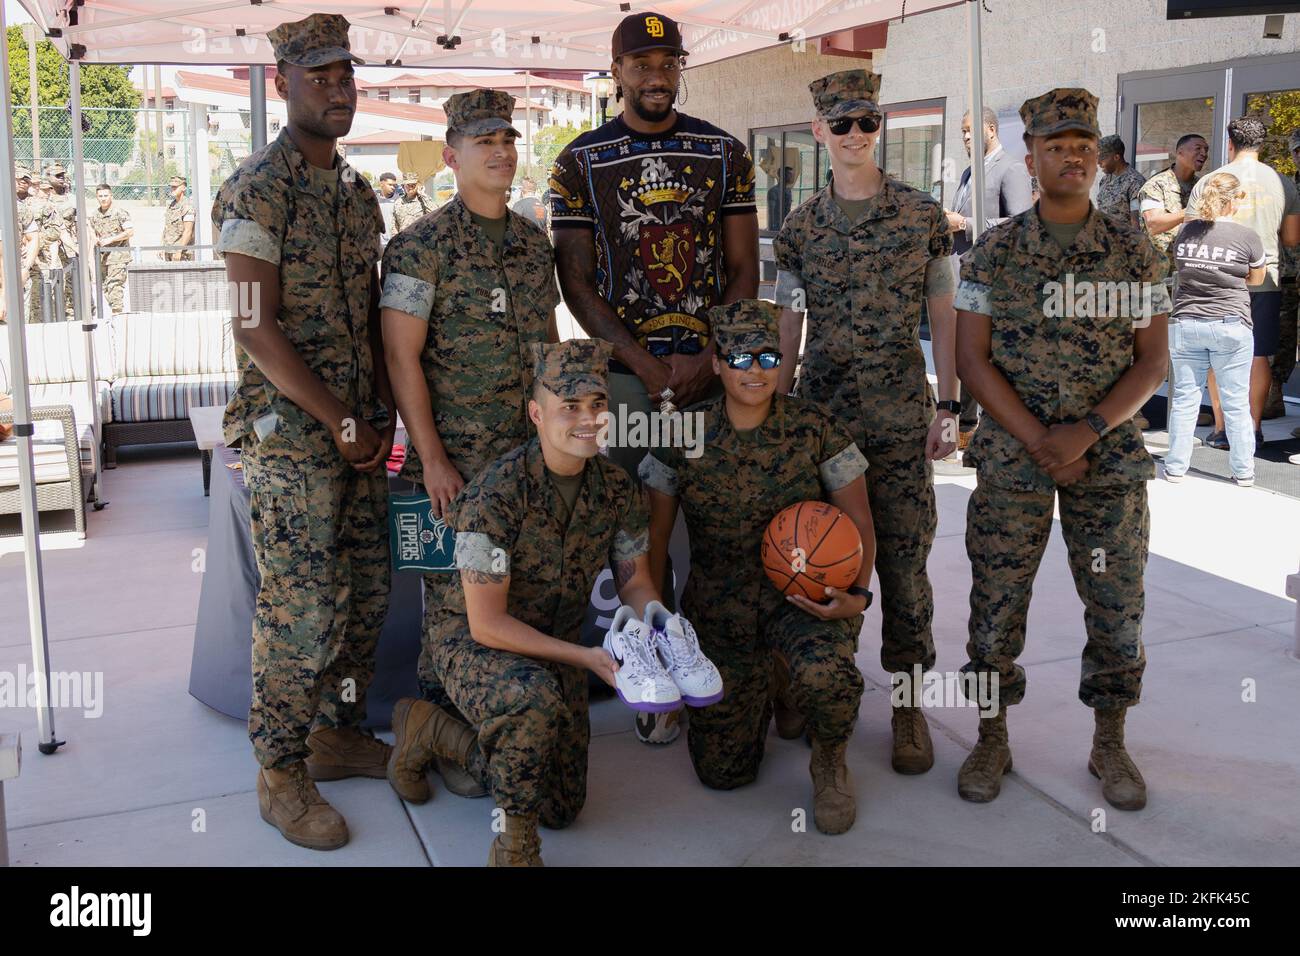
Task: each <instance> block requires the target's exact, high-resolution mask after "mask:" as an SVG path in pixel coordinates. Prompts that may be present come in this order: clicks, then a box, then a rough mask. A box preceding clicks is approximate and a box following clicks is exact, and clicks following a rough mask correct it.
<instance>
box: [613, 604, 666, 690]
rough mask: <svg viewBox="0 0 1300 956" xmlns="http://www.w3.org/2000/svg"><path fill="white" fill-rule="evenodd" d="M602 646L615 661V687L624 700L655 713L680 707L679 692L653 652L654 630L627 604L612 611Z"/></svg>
mask: <svg viewBox="0 0 1300 956" xmlns="http://www.w3.org/2000/svg"><path fill="white" fill-rule="evenodd" d="M603 646H604V648H605V650H606V651H608V652H609V655H610V656H611V657H613V658H614V660H616V661H618V664H619V668H618V670H617V671H615V672H614V689H615V690H616V691H618V696H619V697H620V698H621V699H622V701H623V703H625V704H627V705H628V706H629V707H631V708H632V709H633V710H643V711H648V712H649V713H654V714H662V713H666V712H668V711H670V710H678V709H680V708H681V706H682V695H681V692H680V691H679V690H678V689H677V685H676V684H674V683H673V679H672V677H671V676H670V675H669V673H668V672H667V671H666V670H664V667H663V665H662V664H661V663H659V655H657V654H656V653H655V649H654V632H653V631H651V630H650V628H649V627H648V626H647V625H646V624H645V623H643V622H642V621H640V620H638V618H637V616H636V613H635V612H634V611H633V610H632V609H631V608H630V607H628V606H627V605H626V604H625V605H623V606H622V607H620V608H619V609H618V613H617V614H615V615H614V623H613V624H612V625H610V628H609V630H608V631H606V632H605V642H604V645H603Z"/></svg>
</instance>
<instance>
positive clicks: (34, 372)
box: [0, 322, 113, 395]
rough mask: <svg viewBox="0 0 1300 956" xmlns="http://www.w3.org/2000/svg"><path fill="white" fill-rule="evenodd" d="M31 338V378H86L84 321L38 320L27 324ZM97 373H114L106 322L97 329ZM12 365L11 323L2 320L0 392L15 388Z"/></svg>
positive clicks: (45, 381) (101, 375) (32, 381)
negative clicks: (10, 345) (10, 355)
mask: <svg viewBox="0 0 1300 956" xmlns="http://www.w3.org/2000/svg"><path fill="white" fill-rule="evenodd" d="M24 331H25V332H26V338H27V382H28V384H31V385H49V384H52V383H58V382H84V381H85V380H86V341H85V335H86V333H85V332H83V331H82V330H81V323H80V322H37V323H30V324H28V325H26V326H24ZM94 342H95V375H96V377H98V378H101V379H104V378H108V376H109V375H110V374H111V373H112V370H113V356H112V339H111V334H110V333H109V330H108V329H107V328H105V327H104V326H103V325H100V326H99V328H97V329H96V330H95V333H94ZM13 378H14V377H13V372H12V370H11V369H10V368H9V326H8V325H7V324H0V394H5V395H8V394H9V393H10V392H11V391H12V389H13Z"/></svg>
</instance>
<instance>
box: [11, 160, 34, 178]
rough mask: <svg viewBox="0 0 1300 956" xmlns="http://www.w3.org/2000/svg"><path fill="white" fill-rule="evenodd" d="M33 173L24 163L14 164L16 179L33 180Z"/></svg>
mask: <svg viewBox="0 0 1300 956" xmlns="http://www.w3.org/2000/svg"><path fill="white" fill-rule="evenodd" d="M31 178H32V171H31V170H30V169H28V168H27V167H26V166H24V165H23V164H22V163H14V179H31Z"/></svg>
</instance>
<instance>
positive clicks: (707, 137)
mask: <svg viewBox="0 0 1300 956" xmlns="http://www.w3.org/2000/svg"><path fill="white" fill-rule="evenodd" d="M754 211H755V207H754V166H753V162H752V161H751V160H750V157H749V153H748V151H747V150H746V149H745V147H744V146H743V145H742V144H741V143H740V142H739V141H738V140H736V139H735V138H734V137H732V136H730V135H728V134H727V133H725V132H723V131H722V130H720V129H718V128H717V127H715V126H712V125H710V124H708V123H705V122H703V121H702V120H698V119H695V118H693V117H689V116H684V115H680V114H679V115H678V120H677V123H676V124H675V126H674V127H673V129H671V130H669V131H667V132H664V133H656V134H641V133H637V132H635V131H633V130H632V129H631V128H630V127H629V126H627V124H626V123H624V122H623V120H622V118H621V117H617V118H615V119H614V120H612V121H610V122H609V123H607V124H606V125H605V126H602V127H601V128H600V129H597V130H593V131H592V132H590V133H586V134H584V135H582V136H580V137H578V138H577V139H576V140H574V141H573V143H572V144H571V145H570V146H569V147H568V148H567V149H566V150H565V151H564V152H563V153H561V154H560V157H559V159H558V160H556V164H555V170H554V172H553V173H552V177H551V222H552V224H553V227H554V228H556V229H563V228H566V227H571V226H585V227H589V228H592V229H594V230H595V245H596V284H597V288H598V289H599V290H600V293H601V295H602V296H603V297H604V298H605V300H606V301H608V302H609V303H610V304H611V305H612V306H613V308H614V310H615V312H616V313H617V314H618V316H619V318H620V319H622V321H623V323H624V325H625V326H626V327H627V329H628V330H629V331H630V332H631V333H632V334H633V335H634V336H636V338H637V340H638V342H640V343H641V344H643V345H644V346H645V347H646V348H647V349H648V350H649V351H650V353H651V354H653V355H670V354H673V353H675V352H680V353H684V354H694V353H697V352H699V351H700V350H701V348H703V346H704V345H705V344H706V343H707V341H708V339H707V336H708V333H709V325H708V310H709V309H710V308H711V307H712V306H714V305H716V304H717V303H718V301H719V299H720V298H721V294H722V289H723V286H724V285H725V282H726V271H725V266H724V263H723V256H722V220H723V217H724V216H726V215H730V214H734V213H753V212H754Z"/></svg>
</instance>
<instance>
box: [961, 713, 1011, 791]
mask: <svg viewBox="0 0 1300 956" xmlns="http://www.w3.org/2000/svg"><path fill="white" fill-rule="evenodd" d="M1010 769H1011V743H1010V740H1009V739H1008V737H1007V712H1006V711H1005V710H1002V711H998V715H997V716H996V717H981V718H980V737H979V740H978V741H976V743H975V749H974V750H972V751H971V752H970V754H969V755H968V756H967V757H966V760H965V762H964V763H963V764H962V765H961V769H960V770H958V771H957V792H958V793H959V794H961V798H962V799H963V800H969V801H971V802H972V803H988V802H989V801H990V800H993V799H995V798H996V797H997V795H998V794H999V793H1001V792H1002V775H1003V774H1004V773H1006V772H1007V771H1008V770H1010Z"/></svg>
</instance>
